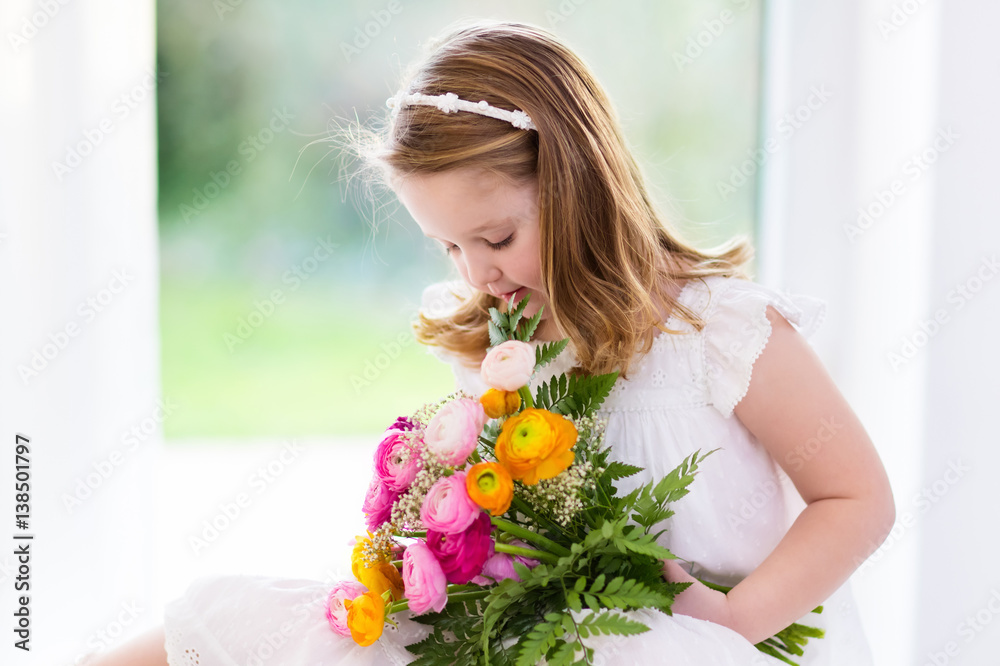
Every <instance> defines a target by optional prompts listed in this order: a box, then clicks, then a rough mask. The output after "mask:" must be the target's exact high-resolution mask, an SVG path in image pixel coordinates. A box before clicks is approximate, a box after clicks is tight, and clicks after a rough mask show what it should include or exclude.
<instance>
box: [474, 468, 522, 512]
mask: <svg viewBox="0 0 1000 666" xmlns="http://www.w3.org/2000/svg"><path fill="white" fill-rule="evenodd" d="M465 489H466V490H467V491H469V497H471V498H472V501H473V502H475V503H476V504H478V505H479V506H481V507H483V508H484V509H486V510H487V511H489V512H490V514H492V515H494V516H500V515H503V514H504V513H506V511H507V509H509V508H510V501H511V500H512V499H514V481H513V479H511V478H510V472H508V471H507V470H506V469H505V468H504V467H503V466H502V465H498V464H497V463H495V462H481V463H477V464H475V465H473V466H472V467H470V468H469V472H468V474H466V475H465Z"/></svg>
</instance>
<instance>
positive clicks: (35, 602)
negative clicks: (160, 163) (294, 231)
mask: <svg viewBox="0 0 1000 666" xmlns="http://www.w3.org/2000/svg"><path fill="white" fill-rule="evenodd" d="M153 66H154V5H153V3H152V2H150V1H142V0H139V1H137V0H89V1H88V2H65V0H63V1H62V2H58V1H55V0H51V1H43V2H34V1H29V0H5V1H4V2H3V3H0V451H2V452H3V454H2V456H0V489H2V490H0V524H2V525H3V527H2V528H0V613H2V617H3V620H2V624H0V626H2V627H3V635H4V640H3V641H2V643H0V663H4V664H57V663H69V662H71V661H72V660H73V659H74V657H75V656H76V655H77V653H78V652H80V651H81V649H83V648H85V646H86V645H87V644H88V642H89V643H90V645H91V646H97V645H98V644H99V643H102V642H105V641H108V640H111V637H112V636H118V637H119V638H120V637H121V636H122V635H123V634H124V633H128V632H130V631H133V630H135V629H138V628H139V627H141V626H144V625H146V624H152V623H153V622H154V621H155V619H156V618H155V617H153V613H152V612H151V603H150V586H151V584H150V580H151V576H150V570H151V567H152V561H153V555H154V553H153V550H152V544H151V541H150V539H151V534H150V532H149V531H148V530H145V529H143V525H144V524H145V522H146V521H148V520H149V519H150V516H151V514H152V488H151V487H150V484H149V483H148V479H150V478H152V474H151V456H153V455H154V454H155V453H156V448H157V447H158V446H159V441H160V435H159V427H158V425H159V424H158V423H157V418H156V416H157V404H156V401H157V397H158V392H159V368H158V359H159V342H158V333H157V290H158V285H157V280H158V267H157V253H156V144H155V120H154V119H155V94H154V91H153V83H154V82H153V79H152V78H150V77H151V76H153V75H154V74H153ZM71 150H73V151H76V152H77V154H78V155H79V162H77V158H75V157H72V156H70V157H69V158H67V152H68V151H71ZM67 159H69V160H70V161H69V162H68V163H67ZM57 162H59V163H65V164H66V166H67V169H65V170H64V169H61V168H55V167H54V165H55V163H57ZM36 354H38V356H36ZM33 362H34V365H32V364H33ZM132 428H139V429H140V430H139V431H138V432H139V433H142V428H145V429H146V433H147V434H142V435H141V437H137V438H136V439H135V440H134V441H135V446H134V448H133V449H130V448H129V446H128V444H127V443H126V442H124V441H123V437H124V436H125V435H126V434H127V433H129V431H130V430H131V429H132ZM18 433H19V434H23V435H26V436H27V437H29V438H30V440H31V443H30V446H31V502H30V506H31V518H30V522H29V529H28V530H25V531H22V530H18V529H16V527H15V525H14V496H13V495H14V493H13V483H14V478H13V475H14V468H13V467H14V455H13V448H14V439H15V435H16V434H18ZM115 451H118V454H117V455H116V454H114V452H115ZM99 470H100V471H99ZM105 477H106V478H105ZM78 484H82V486H78ZM88 485H89V486H90V488H88ZM78 487H80V488H82V489H80V490H79V493H80V495H82V496H84V498H83V499H82V500H81V503H80V504H79V505H78V506H75V507H73V510H72V511H71V510H69V509H68V508H67V506H66V504H65V501H64V496H65V495H67V494H68V495H70V496H72V495H73V494H75V493H76V492H77V490H78ZM88 491H89V492H90V495H89V496H86V495H87V492H88ZM14 533H18V534H33V535H34V540H33V541H31V542H30V543H31V565H30V566H31V573H30V575H31V579H30V584H31V589H30V593H29V594H30V604H29V608H30V613H31V616H30V617H31V632H32V633H31V643H30V646H31V652H30V653H25V652H22V651H21V650H17V649H15V648H14V647H13V646H12V643H13V640H12V633H11V626H12V625H13V618H12V613H13V612H14V610H15V608H16V606H15V599H14V581H13V579H12V576H15V575H17V574H16V573H15V572H14V571H13V569H12V565H14V558H13V557H12V552H13V549H14V546H13V544H14V543H15V542H14V540H13V535H14ZM19 594H20V593H19ZM102 636H103V637H102Z"/></svg>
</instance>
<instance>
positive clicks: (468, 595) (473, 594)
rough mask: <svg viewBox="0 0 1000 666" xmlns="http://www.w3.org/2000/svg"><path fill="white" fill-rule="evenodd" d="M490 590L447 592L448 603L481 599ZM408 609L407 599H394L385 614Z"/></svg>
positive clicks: (487, 594)
mask: <svg viewBox="0 0 1000 666" xmlns="http://www.w3.org/2000/svg"><path fill="white" fill-rule="evenodd" d="M489 593H490V590H488V589H483V588H479V589H478V590H474V591H473V590H470V591H467V592H455V593H454V594H452V593H450V592H449V594H448V603H449V604H451V603H456V602H459V601H475V600H476V599H483V598H485V597H487V596H489ZM409 609H410V602H409V600H408V599H401V600H400V601H394V602H392V603H391V604H389V609H388V610H387V611H386V615H392V614H393V613H399V612H400V611H405V610H409Z"/></svg>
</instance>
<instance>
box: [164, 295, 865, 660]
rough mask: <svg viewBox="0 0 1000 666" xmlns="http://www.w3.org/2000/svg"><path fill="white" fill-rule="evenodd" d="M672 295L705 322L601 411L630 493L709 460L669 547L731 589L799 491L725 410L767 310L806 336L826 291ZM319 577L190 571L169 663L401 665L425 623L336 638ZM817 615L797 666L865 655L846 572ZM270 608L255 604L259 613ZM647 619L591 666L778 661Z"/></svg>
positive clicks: (739, 390)
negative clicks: (698, 458) (697, 459)
mask: <svg viewBox="0 0 1000 666" xmlns="http://www.w3.org/2000/svg"><path fill="white" fill-rule="evenodd" d="M449 287H451V288H455V289H458V290H461V289H462V287H461V286H460V285H457V284H455V283H450V284H449V285H445V284H443V283H440V284H436V285H431V286H430V287H428V288H427V290H425V292H424V307H425V309H429V308H428V306H429V305H430V304H434V306H435V310H436V312H435V314H437V313H438V312H439V311H440V308H439V306H440V304H441V303H442V302H447V301H448V300H449V299H452V300H453V298H454V297H452V296H451V294H450V292H449ZM678 299H679V300H680V301H681V302H682V303H683V304H684V305H686V306H688V307H690V308H692V309H693V310H694V311H695V312H698V313H700V314H701V315H702V316H703V318H704V319H705V321H706V326H705V328H704V330H702V331H701V332H698V331H695V330H694V328H693V327H691V326H690V325H688V324H687V323H685V322H682V321H679V320H677V319H676V318H674V317H671V318H670V319H669V320H668V321H667V322H666V323H665V325H666V327H667V328H669V329H671V330H681V331H684V333H682V334H680V335H668V334H664V333H661V334H660V335H658V336H657V338H656V341H655V342H654V344H653V348H652V350H651V351H650V352H649V353H648V354H647V355H646V356H645V357H643V358H641V359H639V360H638V361H637V363H636V364H634V365H633V368H632V370H631V372H630V378H629V379H628V380H619V382H618V383H617V384H616V386H615V388H614V390H613V391H612V393H611V395H610V396H609V397H608V399H607V400H606V401H605V403H604V405H603V406H602V408H601V410H600V412H599V414H600V415H601V416H604V417H606V418H607V421H608V425H607V430H606V435H605V442H606V444H608V445H610V446H612V447H613V450H614V456H615V457H616V458H618V459H620V460H624V461H627V462H630V463H633V464H635V465H639V466H642V467H644V468H645V471H644V472H643V473H642V474H640V475H637V476H635V477H631V478H629V479H623V480H622V481H620V482H619V490H621V491H624V492H627V491H629V490H631V489H632V488H633V487H635V485H637V484H639V483H645V482H646V481H648V480H650V479H652V478H654V477H656V478H659V477H661V476H663V475H665V474H667V473H668V472H669V471H670V470H672V469H673V468H674V467H676V466H677V465H678V464H679V463H680V462H681V461H682V460H683V459H684V458H686V457H687V456H689V455H690V454H691V453H693V452H694V451H695V450H697V449H701V450H702V451H709V450H711V449H715V448H717V447H721V450H719V451H716V452H715V453H713V454H712V455H711V456H709V457H708V458H707V459H706V460H705V461H704V462H703V463H702V464H701V465H700V472H699V474H698V476H697V477H696V478H695V481H694V483H692V485H691V487H690V493H689V494H688V495H687V496H686V497H684V498H683V499H681V500H680V501H679V502H677V503H676V505H675V506H674V509H675V510H676V511H677V514H676V515H675V516H674V517H673V518H671V519H670V521H669V522H668V523H666V525H665V526H666V527H667V528H668V531H667V533H666V534H665V535H664V536H663V537H662V544H663V545H664V546H666V547H668V548H670V549H671V551H673V552H674V553H675V554H676V555H677V556H678V557H680V558H683V559H684V560H687V561H690V562H695V563H696V564H697V566H696V567H695V569H694V571H692V573H693V574H694V575H695V576H698V577H701V578H705V579H706V580H712V581H714V582H717V583H721V584H724V585H735V584H736V583H737V582H739V581H740V580H741V579H742V578H744V577H745V576H747V575H748V574H749V573H750V572H751V571H753V569H754V568H755V567H757V566H758V565H759V564H760V563H761V562H762V561H763V560H764V558H765V557H767V555H768V554H769V553H770V552H771V550H772V549H773V548H774V547H775V545H777V543H778V541H780V539H781V538H782V536H783V535H784V534H785V532H786V530H787V529H788V527H789V526H790V525H791V522H792V520H793V519H794V517H795V516H796V515H797V514H798V512H799V511H801V509H802V508H803V506H804V505H803V502H802V500H801V498H800V497H799V495H798V493H797V492H796V491H795V489H794V487H793V486H792V485H791V482H790V481H789V480H788V477H787V476H786V475H785V474H784V472H783V471H782V470H781V469H780V467H779V466H778V465H777V464H776V463H775V462H774V460H773V459H772V458H771V457H770V456H769V454H768V453H767V452H766V451H765V450H764V448H763V447H762V446H761V445H760V443H759V442H758V441H757V440H756V438H755V437H754V436H753V435H752V434H751V433H750V432H749V431H748V430H747V429H746V428H745V427H744V426H743V424H742V423H741V422H740V421H739V419H738V418H737V417H736V416H735V415H734V414H733V408H734V407H735V406H736V404H737V403H738V402H739V401H740V400H741V399H742V398H743V396H744V395H745V394H746V391H747V388H748V386H749V383H750V374H751V369H752V366H753V363H754V361H755V360H756V359H757V357H758V356H759V355H760V353H761V351H762V350H763V349H764V346H765V344H766V342H767V338H768V336H769V335H770V332H771V326H770V322H768V320H767V318H766V315H765V311H766V308H767V306H768V305H771V306H773V307H774V308H775V309H776V310H777V311H778V312H779V313H780V314H781V315H782V316H784V317H785V319H787V320H788V321H789V322H791V323H792V324H793V325H794V326H795V327H796V329H797V330H798V331H799V332H800V333H801V334H802V335H803V336H805V337H806V338H808V337H809V336H811V335H812V334H813V333H814V332H815V331H816V329H817V328H818V327H819V326H820V324H821V323H822V321H823V317H824V314H825V311H826V303H825V302H823V301H821V300H819V299H816V298H813V297H809V296H804V295H793V294H787V293H786V294H782V293H779V292H777V291H774V290H772V289H769V288H767V287H764V286H761V285H758V284H756V283H753V282H749V281H746V280H741V279H738V278H725V277H709V278H705V279H704V281H702V280H692V281H689V282H688V283H687V284H686V285H685V287H684V289H683V290H682V292H681V293H680V295H679V296H678ZM434 353H435V355H437V356H438V357H439V358H442V360H445V361H446V362H449V363H451V364H452V368H453V370H454V373H455V378H456V385H457V388H459V389H462V390H466V391H468V392H470V393H473V394H476V395H478V394H480V393H482V392H483V391H484V390H485V387H484V386H483V384H482V382H481V380H480V378H479V376H478V373H477V372H476V371H475V370H472V369H469V368H466V367H465V366H462V365H461V364H459V363H458V362H457V360H456V359H454V358H453V357H451V356H445V355H444V354H442V353H441V352H440V351H439V350H435V351H434ZM572 365H573V348H572V345H571V346H569V347H568V348H567V349H566V350H565V351H564V352H563V353H562V354H561V355H560V356H559V357H558V358H557V359H556V360H555V361H554V362H553V363H551V364H550V365H548V366H546V367H545V368H543V369H542V371H540V373H539V376H537V377H535V378H533V380H532V385H533V387H536V386H537V384H538V383H539V382H541V381H546V380H548V379H549V378H551V376H552V375H553V374H556V373H560V372H565V371H566V370H568V369H569V368H570V367H572ZM327 592H328V586H327V585H324V584H321V583H319V582H316V581H290V580H282V579H265V578H257V577H223V578H210V579H204V580H200V581H196V582H195V584H193V585H192V586H191V588H190V589H189V590H188V592H187V593H186V595H185V596H183V597H181V598H180V599H177V600H175V601H174V602H172V603H171V604H170V605H169V606H168V607H167V610H166V615H165V629H166V633H167V653H168V658H169V661H170V664H171V666H189V665H191V666H194V665H196V664H197V665H199V666H237V665H238V666H259V665H261V664H267V665H268V666H279V665H281V664H288V665H289V666H290V665H292V664H295V665H296V666H307V665H308V666H313V665H316V666H319V665H321V664H323V665H325V664H352V665H353V664H366V665H372V666H375V665H382V664H392V665H402V664H406V663H408V662H409V661H410V660H411V659H412V658H413V657H412V655H410V653H408V652H407V651H406V650H405V649H403V645H405V644H407V643H412V642H415V641H416V640H419V639H420V638H422V637H423V636H424V635H425V632H426V629H425V628H424V627H423V626H422V625H418V624H416V623H414V622H412V621H409V620H407V619H405V618H404V619H402V620H401V621H400V623H399V629H398V630H397V629H393V628H389V627H387V631H386V633H385V634H383V636H382V638H381V639H380V640H379V641H378V643H376V644H375V645H373V646H371V647H368V648H362V647H358V646H356V645H355V644H354V642H353V641H352V640H351V639H349V638H342V637H340V636H338V635H336V634H334V633H333V632H332V631H331V630H330V629H329V627H328V625H327V623H326V619H325V617H324V615H323V601H324V600H325V598H326V594H327ZM824 607H825V609H824V612H823V613H822V614H819V615H817V614H814V613H811V614H808V615H807V616H806V617H804V618H802V619H801V620H800V621H801V622H803V623H805V624H810V625H812V626H818V627H822V628H823V629H825V630H826V637H825V638H822V639H812V640H811V641H810V642H809V645H808V646H807V649H806V655H805V656H804V657H802V658H800V659H798V661H799V662H800V663H801V664H802V666H865V665H867V664H871V663H872V658H871V654H870V651H869V647H868V644H867V641H866V639H865V635H864V631H863V628H862V626H861V623H860V620H859V616H858V612H857V609H856V607H855V605H854V601H853V597H852V594H851V591H850V587H849V584H845V585H844V586H843V587H842V588H841V589H840V590H838V591H837V592H836V593H834V595H833V596H832V597H831V598H830V599H828V600H827V601H826V602H825V604H824ZM265 608H266V609H267V612H265V613H262V612H259V611H257V610H249V609H265ZM630 614H631V615H633V616H634V617H635V618H636V619H639V620H640V621H642V622H644V623H645V624H647V625H648V626H649V627H650V629H651V630H650V631H648V632H646V633H643V634H640V635H638V636H633V637H614V636H608V637H598V638H591V639H589V640H588V644H589V645H591V646H592V647H594V648H595V649H596V658H595V663H596V664H615V665H616V666H626V665H631V664H636V665H638V664H660V663H663V664H671V665H677V666H680V665H685V664H690V665H692V666H746V665H754V666H757V665H759V666H766V665H774V666H777V665H778V664H781V663H782V662H779V661H778V660H776V659H773V658H771V657H767V656H765V655H764V654H762V653H760V652H759V651H758V650H757V649H756V648H754V647H753V646H752V645H751V644H750V643H749V642H748V641H747V640H745V639H744V638H743V637H742V636H740V635H739V634H737V633H736V632H734V631H732V630H730V629H728V628H726V627H722V626H720V625H717V624H714V623H711V622H707V621H704V620H697V619H694V618H691V617H686V616H682V615H674V616H667V615H664V614H662V613H659V612H657V611H653V610H648V609H643V610H638V611H632V612H631V613H630Z"/></svg>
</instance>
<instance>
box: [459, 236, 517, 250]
mask: <svg viewBox="0 0 1000 666" xmlns="http://www.w3.org/2000/svg"><path fill="white" fill-rule="evenodd" d="M513 242H514V234H511V235H510V236H507V238H504V239H503V240H502V241H500V242H499V243H491V242H489V241H486V245H488V246H489V247H490V249H491V250H502V249H504V248H505V247H507V246H508V245H510V244H511V243H513ZM457 249H459V248H458V246H457V245H449V246H447V247H445V248H444V253H445V254H451V253H452V252H454V251H455V250H457Z"/></svg>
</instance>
